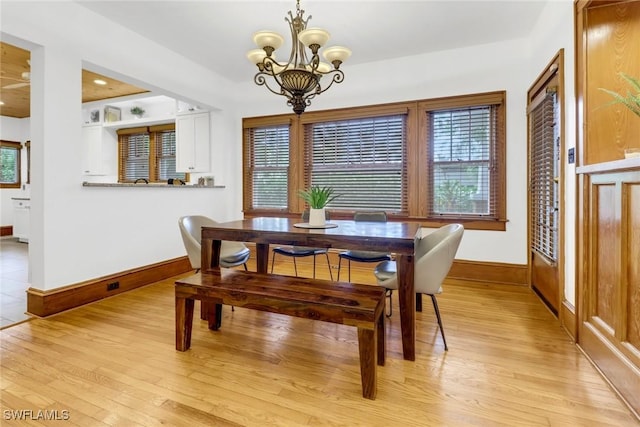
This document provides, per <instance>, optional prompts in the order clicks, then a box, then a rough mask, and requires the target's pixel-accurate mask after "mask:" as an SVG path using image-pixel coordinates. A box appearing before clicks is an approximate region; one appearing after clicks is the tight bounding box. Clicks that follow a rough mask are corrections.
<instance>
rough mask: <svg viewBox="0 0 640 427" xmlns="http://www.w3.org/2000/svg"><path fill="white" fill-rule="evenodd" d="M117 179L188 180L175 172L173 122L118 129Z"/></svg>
mask: <svg viewBox="0 0 640 427" xmlns="http://www.w3.org/2000/svg"><path fill="white" fill-rule="evenodd" d="M118 154H119V155H118V158H119V161H118V182H135V181H136V180H138V179H146V180H148V181H149V182H165V181H167V180H168V179H171V178H173V179H181V180H183V181H186V180H188V176H187V175H186V174H184V173H178V172H176V132H175V126H174V125H173V124H170V125H159V126H150V127H140V128H127V129H120V130H118Z"/></svg>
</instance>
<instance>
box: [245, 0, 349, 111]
mask: <svg viewBox="0 0 640 427" xmlns="http://www.w3.org/2000/svg"><path fill="white" fill-rule="evenodd" d="M303 15H304V10H301V9H300V0H297V2H296V16H295V17H294V16H293V14H292V13H291V11H289V17H288V18H287V17H285V18H284V19H285V21H287V22H288V23H289V29H290V30H291V43H292V45H291V54H290V55H289V60H288V61H287V62H286V63H281V62H278V61H276V59H275V55H274V54H273V52H274V51H275V50H276V49H278V48H279V47H280V46H281V45H282V43H283V42H284V38H283V37H282V36H281V35H280V34H278V33H275V32H273V31H258V32H257V33H255V34H254V35H253V41H254V42H255V43H256V44H257V45H258V47H259V49H253V50H250V51H249V52H248V53H247V58H249V60H250V61H251V62H253V63H254V64H256V65H257V66H258V70H259V71H258V73H257V74H256V75H255V77H254V78H253V80H254V82H255V83H256V84H257V85H259V86H266V87H267V89H269V90H270V91H271V92H273V93H275V94H276V95H282V96H284V97H286V98H287V105H289V106H291V107H293V111H294V112H295V113H296V114H298V115H299V114H302V113H303V112H304V110H305V108H306V107H307V105H311V99H312V98H313V97H315V96H316V95H319V94H321V93H322V92H324V91H326V90H327V89H329V88H330V87H331V86H332V85H333V83H342V81H343V80H344V73H343V72H342V70H340V64H342V62H343V61H345V60H346V59H347V58H349V57H350V56H351V51H350V50H349V49H347V48H346V47H343V46H332V47H328V48H325V49H324V50H323V52H322V53H323V56H324V58H325V59H326V60H327V61H329V62H330V63H331V64H332V65H333V69H331V65H329V64H327V63H326V62H320V58H319V56H318V51H319V50H320V48H321V47H322V46H323V45H324V44H325V43H326V42H327V41H328V40H329V33H328V32H327V31H326V30H323V29H321V28H307V23H308V22H309V19H311V16H309V17H308V18H307V19H304V18H303ZM305 46H306V47H308V48H309V49H310V50H311V59H307V53H306V51H305ZM322 76H327V77H328V78H331V80H330V81H329V82H328V84H327V85H326V86H324V87H323V86H322V84H321V78H322ZM271 79H273V81H275V83H276V84H277V85H278V86H279V88H275V89H274V87H275V86H274V84H273V82H272V83H271V85H270V84H269V81H271Z"/></svg>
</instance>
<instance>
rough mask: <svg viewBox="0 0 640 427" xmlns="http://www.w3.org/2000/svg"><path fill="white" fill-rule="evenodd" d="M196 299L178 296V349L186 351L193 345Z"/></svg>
mask: <svg viewBox="0 0 640 427" xmlns="http://www.w3.org/2000/svg"><path fill="white" fill-rule="evenodd" d="M193 306H194V300H192V299H190V298H180V297H176V350H178V351H186V350H188V349H189V347H191V330H192V328H193Z"/></svg>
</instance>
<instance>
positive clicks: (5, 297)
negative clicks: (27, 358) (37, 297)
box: [0, 237, 31, 328]
mask: <svg viewBox="0 0 640 427" xmlns="http://www.w3.org/2000/svg"><path fill="white" fill-rule="evenodd" d="M28 275H29V244H28V243H21V242H18V240H17V239H16V238H15V237H3V238H1V239H0V328H4V327H6V326H9V325H13V324H15V323H19V322H23V321H25V320H27V319H29V318H30V317H31V316H29V315H27V314H26V313H25V312H26V311H27V288H29V280H28Z"/></svg>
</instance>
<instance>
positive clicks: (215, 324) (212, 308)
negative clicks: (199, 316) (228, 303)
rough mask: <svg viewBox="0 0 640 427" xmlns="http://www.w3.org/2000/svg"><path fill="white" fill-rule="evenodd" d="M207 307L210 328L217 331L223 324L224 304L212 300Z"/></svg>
mask: <svg viewBox="0 0 640 427" xmlns="http://www.w3.org/2000/svg"><path fill="white" fill-rule="evenodd" d="M206 307H207V322H208V323H209V329H211V330H212V331H217V330H218V329H220V326H221V325H222V304H214V303H212V302H210V303H208V304H207V306H206Z"/></svg>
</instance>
